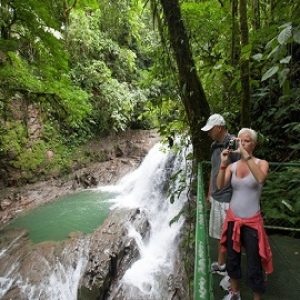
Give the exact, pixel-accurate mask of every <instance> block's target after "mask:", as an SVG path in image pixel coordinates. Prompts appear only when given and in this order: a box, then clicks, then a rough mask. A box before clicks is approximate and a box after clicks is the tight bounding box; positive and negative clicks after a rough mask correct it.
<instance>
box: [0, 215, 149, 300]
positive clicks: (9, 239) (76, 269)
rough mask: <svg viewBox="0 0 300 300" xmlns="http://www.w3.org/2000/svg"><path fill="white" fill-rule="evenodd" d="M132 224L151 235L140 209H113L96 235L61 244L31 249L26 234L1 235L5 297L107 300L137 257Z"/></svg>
mask: <svg viewBox="0 0 300 300" xmlns="http://www.w3.org/2000/svg"><path fill="white" fill-rule="evenodd" d="M128 223H130V224H131V226H133V227H134V228H135V229H136V230H137V232H139V233H140V234H141V235H142V236H144V237H145V238H146V237H147V233H148V232H149V223H148V221H147V219H146V218H145V216H144V215H143V214H142V213H141V212H140V211H139V210H132V211H123V210H116V211H113V212H112V213H111V214H110V216H109V217H108V218H107V219H106V221H105V222H104V224H103V225H102V226H101V227H100V228H99V229H98V230H96V231H95V232H94V233H93V234H91V235H88V236H84V235H83V234H81V233H73V234H71V237H70V238H69V239H68V240H66V241H62V242H44V243H39V244H35V245H33V244H32V243H31V242H30V241H29V240H28V238H27V233H26V232H25V231H24V230H5V231H2V232H1V238H0V247H1V249H2V251H1V253H0V274H1V277H2V278H5V280H3V281H2V282H1V291H2V292H3V291H5V292H3V294H2V295H1V294H0V297H1V299H4V300H5V299H7V300H8V299H45V300H46V299H76V298H77V299H89V300H93V299H106V297H107V294H108V292H109V289H110V285H111V283H112V281H113V280H114V278H116V277H119V276H122V275H123V274H124V271H125V270H126V269H127V268H128V267H129V266H130V265H131V263H132V262H134V261H135V260H136V259H138V257H139V251H138V247H137V246H136V244H135V242H134V240H133V238H129V237H128V236H127V225H128ZM61 281H62V282H63V285H61ZM78 288H79V290H77V289H78Z"/></svg>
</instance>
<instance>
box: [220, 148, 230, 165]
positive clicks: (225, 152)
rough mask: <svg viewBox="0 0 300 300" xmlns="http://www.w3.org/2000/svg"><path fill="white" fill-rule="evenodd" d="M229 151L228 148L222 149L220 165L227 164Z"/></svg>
mask: <svg viewBox="0 0 300 300" xmlns="http://www.w3.org/2000/svg"><path fill="white" fill-rule="evenodd" d="M229 153H230V150H229V149H224V150H223V151H222V152H221V165H223V166H228V165H229Z"/></svg>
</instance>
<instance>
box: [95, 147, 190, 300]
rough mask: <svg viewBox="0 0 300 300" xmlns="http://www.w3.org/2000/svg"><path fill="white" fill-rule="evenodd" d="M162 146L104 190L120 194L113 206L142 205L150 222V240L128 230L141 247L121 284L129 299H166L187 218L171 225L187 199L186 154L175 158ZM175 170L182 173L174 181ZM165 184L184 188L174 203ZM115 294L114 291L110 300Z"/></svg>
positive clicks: (170, 187)
mask: <svg viewBox="0 0 300 300" xmlns="http://www.w3.org/2000/svg"><path fill="white" fill-rule="evenodd" d="M161 149H162V145H161V144H157V145H155V146H154V147H153V148H152V149H151V150H150V152H149V154H148V155H147V157H146V158H145V160H144V161H143V163H142V165H141V166H140V167H139V168H138V169H137V170H135V171H134V172H132V173H130V174H128V175H126V176H125V177H124V178H123V179H122V180H121V181H120V182H119V184H117V185H115V186H106V187H104V190H107V191H111V192H113V191H118V192H119V193H120V194H119V196H117V197H116V198H115V199H113V200H111V201H113V203H114V205H113V208H128V209H131V208H139V209H140V210H143V211H144V212H145V213H146V215H147V217H148V220H149V223H150V225H151V226H150V227H151V232H150V238H149V240H147V241H143V240H142V237H141V236H140V234H139V233H138V232H136V231H135V232H133V230H134V229H132V228H130V230H129V235H130V236H131V237H133V238H135V240H136V242H137V245H138V246H139V250H140V255H141V258H140V259H139V260H138V261H136V262H135V263H134V264H133V265H132V266H131V268H130V269H128V270H127V271H126V273H125V274H124V276H123V278H122V280H121V282H120V284H119V289H118V290H120V289H121V290H122V295H123V296H124V297H126V299H140V300H141V299H157V300H158V299H159V300H161V299H167V293H168V278H169V276H170V275H172V273H173V271H174V270H173V263H174V256H175V253H176V251H178V236H179V231H180V228H181V227H182V225H183V222H184V220H183V218H182V217H180V219H179V220H178V221H176V222H174V223H172V225H170V221H171V220H172V219H173V218H174V217H175V216H177V215H178V213H179V212H180V211H181V209H182V208H183V205H184V203H185V202H186V201H187V187H188V185H189V184H188V182H187V180H189V176H188V174H183V173H184V172H188V170H189V167H188V166H187V163H186V159H185V157H186V155H187V153H181V156H177V157H175V156H174V154H171V153H170V152H169V150H166V149H165V151H162V150H161ZM174 173H177V174H179V176H177V178H176V180H174V181H172V180H171V179H170V178H171V175H172V174H174ZM180 179H181V180H180ZM166 186H169V190H171V192H172V191H173V192H176V191H179V190H181V193H180V195H177V196H178V197H177V199H175V201H174V203H172V204H171V201H170V199H171V197H170V194H169V193H168V192H167V191H166V190H165V187H166ZM101 189H102V188H101ZM175 198H176V197H175ZM113 297H114V295H113V294H112V295H111V297H110V299H113Z"/></svg>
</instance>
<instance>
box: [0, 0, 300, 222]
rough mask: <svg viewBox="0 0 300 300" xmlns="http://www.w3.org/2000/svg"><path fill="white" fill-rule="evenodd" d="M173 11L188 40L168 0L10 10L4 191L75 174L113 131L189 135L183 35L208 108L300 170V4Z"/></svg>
mask: <svg viewBox="0 0 300 300" xmlns="http://www.w3.org/2000/svg"><path fill="white" fill-rule="evenodd" d="M173 2H174V5H175V6H176V5H178V8H179V11H177V13H180V14H178V17H179V18H180V20H179V21H180V22H182V24H183V27H182V29H183V30H184V31H182V32H177V33H176V32H172V30H171V28H170V24H171V22H172V21H174V20H173V19H171V18H170V16H168V15H167V12H166V10H163V8H165V7H167V6H166V4H168V3H166V1H165V0H160V1H156V0H150V1H146V0H116V1H110V0H99V1H98V0H81V1H80V0H78V1H77V0H44V1H39V0H27V1H23V0H0V108H1V111H0V134H1V140H0V169H1V185H2V186H7V185H8V186H9V185H16V184H21V183H25V182H30V181H34V180H36V179H37V178H47V177H51V176H56V175H57V174H63V173H67V172H70V170H71V168H72V162H73V161H74V160H77V161H79V160H80V159H79V156H80V155H82V154H81V152H80V151H78V149H80V145H82V144H83V143H84V142H86V141H87V140H89V139H92V138H95V137H96V138H98V139H99V138H101V136H103V135H105V134H109V133H112V132H115V133H118V132H119V131H122V130H126V129H128V128H132V129H136V128H140V129H148V128H157V129H158V130H159V131H160V133H161V135H162V136H163V137H165V139H167V137H168V136H173V135H175V134H181V135H184V136H186V135H189V133H190V130H191V129H192V128H193V126H194V125H195V124H194V123H195V122H198V120H197V115H196V117H195V115H192V114H191V111H189V108H190V107H192V105H191V106H190V107H189V104H193V103H189V101H191V100H190V99H191V98H186V101H182V100H183V99H184V97H185V96H184V93H185V91H184V89H185V87H186V86H185V84H182V76H183V77H184V76H185V75H184V74H183V73H181V72H180V71H181V67H182V63H181V64H180V61H178V60H180V59H181V58H180V55H179V56H178V55H177V56H176V55H175V56H174V55H173V53H174V52H175V53H180V52H178V51H177V52H176V50H179V49H176V47H178V43H177V44H176V38H177V39H178V38H181V37H180V36H177V37H176V36H175V40H174V39H172V34H173V35H174V34H184V36H183V37H184V39H182V40H181V39H180V41H181V43H182V46H184V47H185V49H187V50H189V49H191V55H192V57H191V59H190V58H189V61H190V62H191V66H193V67H192V69H193V70H190V72H194V71H196V73H195V74H196V76H198V78H199V82H200V85H199V86H200V88H203V92H204V94H203V95H202V98H201V99H200V104H201V103H202V104H203V103H204V102H205V101H207V103H208V104H209V110H210V112H211V113H212V112H219V113H222V114H223V115H224V116H225V117H226V119H227V121H228V127H229V130H230V131H231V132H232V133H237V131H238V129H239V128H241V126H244V125H245V124H246V125H247V126H251V127H252V128H254V129H256V130H257V131H258V132H259V142H260V144H259V147H258V153H257V155H258V156H261V157H264V158H266V159H267V160H269V161H277V162H291V161H299V148H300V143H299V140H300V123H299V111H300V105H299V104H300V101H299V100H300V85H299V80H300V79H299V78H300V7H299V6H300V4H299V1H296V0H252V1H245V0H239V1H238V0H231V1H222V0H219V1H217V0H209V1H201V0H198V1H189V0H187V1H180V2H178V0H173ZM175 6H174V7H175ZM171 17H172V16H171ZM167 21H168V22H167ZM178 24H179V23H178ZM180 24H181V23H180ZM175 25H176V24H175ZM168 26H169V27H168ZM175 28H176V26H175ZM170 38H171V39H170ZM173 38H174V36H173ZM170 41H171V42H170ZM172 41H173V43H172ZM177 41H178V40H177ZM179 45H180V43H179ZM187 54H189V52H187ZM183 55H185V53H183ZM183 61H184V60H183ZM178 71H179V74H180V76H181V77H180V76H179V77H180V79H179V77H178ZM195 74H194V75H195ZM189 93H190V94H192V93H193V92H192V91H189ZM188 96H191V95H188ZM204 104H205V103H204ZM204 107H205V106H204ZM201 114H202V112H201V110H200V115H199V117H198V118H199V122H202V123H203V122H204V121H205V119H204V117H205V116H207V112H205V113H203V115H201ZM191 116H192V117H193V119H191ZM191 133H192V135H193V136H194V141H195V138H196V139H197V136H195V134H197V131H193V130H191ZM205 143H206V144H208V141H206V142H205ZM200 147H201V145H200ZM47 155H48V156H47ZM88 159H92V158H88ZM81 161H84V159H82V160H81ZM293 170H294V171H291V170H290V169H288V170H287V171H286V172H284V173H283V174H281V176H282V177H283V178H285V179H286V183H287V184H288V183H290V182H291V181H290V180H289V179H290V178H293V182H294V181H295V180H296V182H297V183H298V184H294V185H293V187H292V188H293V190H294V192H295V191H296V192H295V193H294V194H295V197H294V198H293V200H291V199H287V200H285V201H286V202H285V203H287V204H286V205H284V204H282V205H283V206H284V207H288V209H289V210H290V211H292V213H293V214H295V215H297V214H298V215H299V212H300V200H299V194H300V190H299V186H300V185H299V181H300V178H299V177H300V174H299V173H300V172H299V168H294V169H293ZM295 170H296V171H295ZM273 182H274V185H277V181H276V180H274V181H273ZM281 182H282V181H281ZM269 185H271V186H272V182H270V183H269ZM283 189H284V188H283ZM271 190H272V188H271ZM285 190H286V188H285ZM277 195H278V194H277ZM272 197H276V195H272ZM281 203H282V202H281ZM289 205H290V206H289ZM290 208H291V209H290ZM298 222H299V220H298Z"/></svg>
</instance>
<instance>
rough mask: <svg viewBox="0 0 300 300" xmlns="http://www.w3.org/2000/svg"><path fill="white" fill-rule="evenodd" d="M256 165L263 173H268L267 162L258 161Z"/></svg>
mask: <svg viewBox="0 0 300 300" xmlns="http://www.w3.org/2000/svg"><path fill="white" fill-rule="evenodd" d="M258 165H259V166H260V168H261V169H263V170H264V171H268V170H269V162H268V161H266V160H264V159H259V160H258Z"/></svg>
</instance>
